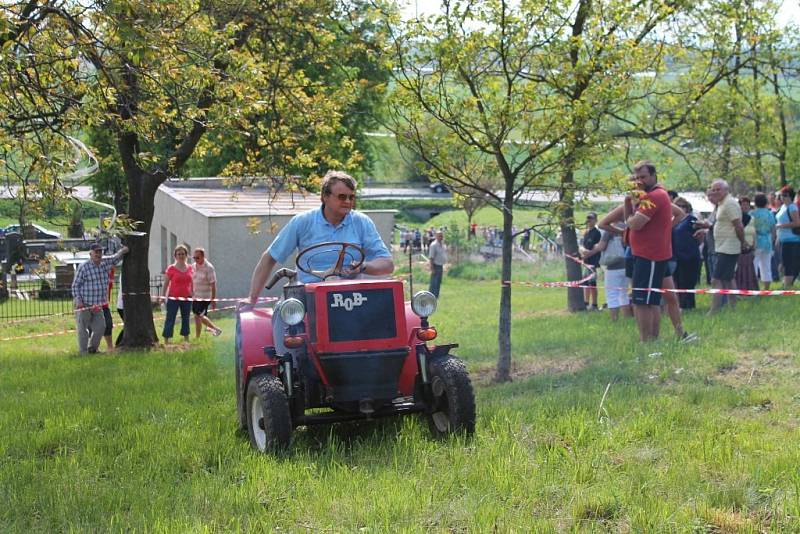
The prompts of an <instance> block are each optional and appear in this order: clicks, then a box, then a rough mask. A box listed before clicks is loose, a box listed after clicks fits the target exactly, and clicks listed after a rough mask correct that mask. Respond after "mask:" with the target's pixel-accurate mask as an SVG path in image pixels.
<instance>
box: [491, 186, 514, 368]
mask: <svg viewBox="0 0 800 534" xmlns="http://www.w3.org/2000/svg"><path fill="white" fill-rule="evenodd" d="M513 185H514V182H513V180H506V194H505V199H504V200H503V208H504V209H503V267H502V271H503V274H502V279H503V282H508V283H507V284H506V283H504V284H503V285H502V286H501V288H500V316H499V321H498V325H497V347H498V350H499V355H498V358H497V374H496V375H495V378H494V379H495V381H496V382H508V381H510V380H511V243H512V241H511V239H512V235H511V227H512V226H513V222H514V212H513V209H514V197H513V195H512V192H513Z"/></svg>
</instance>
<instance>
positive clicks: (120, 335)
mask: <svg viewBox="0 0 800 534" xmlns="http://www.w3.org/2000/svg"><path fill="white" fill-rule="evenodd" d="M117 314H119V318H120V320H121V321H122V328H120V329H119V333H118V334H117V339H116V341H115V342H114V344H115V345H116V346H117V347H119V346H120V344H121V343H122V338H124V337H125V303H124V301H123V294H122V276H121V275H120V277H119V290H118V291H117Z"/></svg>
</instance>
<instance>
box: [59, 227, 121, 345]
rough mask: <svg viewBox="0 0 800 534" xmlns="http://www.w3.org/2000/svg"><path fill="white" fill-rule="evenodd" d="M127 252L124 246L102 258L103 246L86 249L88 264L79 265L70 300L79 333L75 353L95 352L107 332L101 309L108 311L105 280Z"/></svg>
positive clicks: (93, 245)
mask: <svg viewBox="0 0 800 534" xmlns="http://www.w3.org/2000/svg"><path fill="white" fill-rule="evenodd" d="M127 253H128V247H126V246H123V247H122V248H120V249H119V251H117V253H116V254H114V255H113V256H103V247H101V246H100V245H98V244H97V243H93V244H92V246H90V247H89V261H87V262H85V263H82V264H81V265H80V266H79V267H78V269H77V271H76V272H75V278H74V280H73V281H72V298H73V304H74V306H75V322H76V326H77V330H78V350H79V351H80V352H81V353H86V352H89V353H95V352H97V348H98V347H99V346H100V340H101V339H102V338H103V334H104V333H105V330H106V320H105V315H104V313H103V308H108V278H109V273H110V272H111V269H112V268H114V266H115V265H116V264H117V263H118V262H119V260H120V259H121V258H122V256H123V255H125V254H127Z"/></svg>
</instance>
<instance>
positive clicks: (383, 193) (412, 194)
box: [358, 187, 452, 200]
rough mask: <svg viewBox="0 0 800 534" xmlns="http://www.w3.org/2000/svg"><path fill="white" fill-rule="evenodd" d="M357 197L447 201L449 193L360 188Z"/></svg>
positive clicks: (426, 190)
mask: <svg viewBox="0 0 800 534" xmlns="http://www.w3.org/2000/svg"><path fill="white" fill-rule="evenodd" d="M358 196H359V197H361V198H368V199H373V200H379V199H398V200H400V199H413V198H441V199H445V200H446V199H449V198H451V197H452V195H451V194H450V193H434V192H432V191H431V190H430V188H428V187H362V188H361V189H360V190H359V191H358Z"/></svg>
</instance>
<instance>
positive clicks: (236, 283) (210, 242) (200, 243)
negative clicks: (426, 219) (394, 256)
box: [148, 190, 395, 305]
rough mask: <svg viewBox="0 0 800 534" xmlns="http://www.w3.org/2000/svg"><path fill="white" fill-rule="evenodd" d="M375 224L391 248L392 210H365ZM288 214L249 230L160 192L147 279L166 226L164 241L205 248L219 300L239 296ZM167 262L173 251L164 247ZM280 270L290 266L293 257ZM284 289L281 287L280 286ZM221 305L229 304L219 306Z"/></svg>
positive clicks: (239, 220)
mask: <svg viewBox="0 0 800 534" xmlns="http://www.w3.org/2000/svg"><path fill="white" fill-rule="evenodd" d="M364 213H366V214H367V215H368V216H369V217H370V218H372V220H373V221H374V222H375V225H376V226H377V228H378V232H379V233H380V235H381V237H382V238H383V240H384V242H385V243H386V245H387V246H389V247H391V237H392V232H393V228H394V214H395V210H376V211H365V212H364ZM291 217H292V216H291V215H273V216H271V217H270V218H269V219H267V217H259V219H260V220H261V224H260V225H259V227H258V231H259V233H257V234H255V233H253V231H252V229H251V228H249V227H248V223H249V221H250V219H251V218H250V217H245V216H236V217H234V216H219V217H217V216H212V217H206V216H205V215H202V214H200V213H199V212H197V211H195V210H193V209H191V208H189V207H187V206H186V205H185V204H183V203H181V202H179V201H178V200H176V199H175V198H173V197H172V196H170V195H168V194H166V193H164V192H163V191H161V190H159V191H158V192H157V193H156V198H155V214H154V216H153V226H152V228H151V232H150V249H149V253H150V256H149V261H148V266H149V268H150V275H151V276H156V275H157V274H160V273H162V268H161V249H162V243H161V235H162V234H161V227H162V226H164V228H166V236H167V239H170V235H171V234H175V236H176V238H177V242H178V243H188V244H189V245H191V246H192V248H194V247H203V248H205V249H206V254H207V257H208V259H209V261H211V263H212V264H213V265H214V268H215V269H216V271H217V296H218V297H219V298H243V297H245V296H247V294H248V293H249V291H250V278H251V276H252V274H253V269H254V268H255V266H256V264H257V263H258V260H259V258H260V257H261V254H262V253H263V252H264V251H265V250H266V249H267V247H268V246H269V244H270V243H272V240H273V239H274V238H275V236H276V235H277V233H278V232H279V231H280V229H281V228H283V227H284V226H285V225H286V223H288V222H289V220H290V219H291ZM167 247H168V253H169V258H168V259H169V262H168V264H169V263H171V262H172V257H171V254H172V249H171V247H169V244H168V243H167ZM283 266H288V267H291V268H294V257H292V258H291V259H290V260H288V261H287V263H286V264H285V265H283ZM278 285H279V286H282V285H283V283H281V284H278ZM280 294H281V290H280V287H276V288H273V289H272V290H271V291H266V290H265V291H263V292H262V296H266V295H273V296H277V295H280ZM223 305H229V304H228V303H223Z"/></svg>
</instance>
